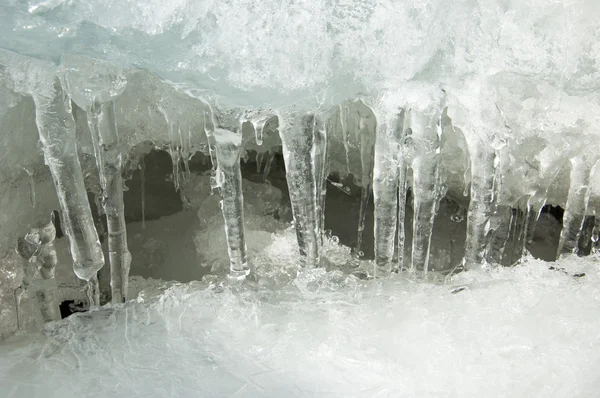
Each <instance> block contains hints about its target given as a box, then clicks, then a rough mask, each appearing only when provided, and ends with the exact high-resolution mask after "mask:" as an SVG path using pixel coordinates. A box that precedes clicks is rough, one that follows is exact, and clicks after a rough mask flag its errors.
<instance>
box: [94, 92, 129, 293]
mask: <svg viewBox="0 0 600 398" xmlns="http://www.w3.org/2000/svg"><path fill="white" fill-rule="evenodd" d="M86 112H87V115H88V125H89V128H90V132H91V133H92V139H93V142H94V152H95V155H96V164H97V166H98V171H99V174H100V185H101V187H102V205H103V208H104V213H105V214H106V221H107V226H108V250H109V261H110V286H111V294H112V302H113V304H116V303H123V302H125V301H126V300H127V285H128V279H129V268H130V265H131V254H130V253H129V249H128V248H127V229H126V226H125V205H124V204H123V177H122V158H121V149H120V148H119V136H118V133H117V123H116V118H115V105H114V102H113V101H110V102H100V101H98V100H97V99H96V100H95V101H94V102H93V103H92V105H91V106H90V107H88V108H87V109H86Z"/></svg>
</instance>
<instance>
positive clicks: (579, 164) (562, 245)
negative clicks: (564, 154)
mask: <svg viewBox="0 0 600 398" xmlns="http://www.w3.org/2000/svg"><path fill="white" fill-rule="evenodd" d="M593 166H594V164H593V163H592V162H591V161H590V160H589V159H587V158H585V157H583V156H578V157H575V158H573V159H571V181H570V184H569V195H568V197H567V205H566V207H565V213H564V215H563V228H562V230H561V232H560V240H559V243H558V250H557V253H556V256H557V258H558V257H559V256H560V255H561V254H566V253H577V243H578V242H579V235H580V233H581V230H582V228H583V223H584V221H585V215H586V212H587V207H588V201H589V198H590V175H591V173H592V168H593Z"/></svg>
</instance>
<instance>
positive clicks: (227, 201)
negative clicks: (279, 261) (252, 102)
mask: <svg viewBox="0 0 600 398" xmlns="http://www.w3.org/2000/svg"><path fill="white" fill-rule="evenodd" d="M214 139H215V150H216V157H217V164H218V165H217V171H216V174H217V175H216V177H217V184H218V186H219V187H220V192H221V212H222V214H223V220H224V221H225V234H226V235H227V250H228V253H229V276H230V277H231V278H233V279H243V278H244V277H245V276H246V275H248V259H247V251H246V239H245V236H244V195H243V192H242V173H241V170H240V151H241V147H242V135H241V131H238V132H233V131H229V130H224V129H220V128H217V129H215V131H214Z"/></svg>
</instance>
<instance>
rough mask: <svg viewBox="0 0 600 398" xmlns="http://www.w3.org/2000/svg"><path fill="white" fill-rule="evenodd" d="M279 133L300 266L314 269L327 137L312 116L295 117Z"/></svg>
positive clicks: (319, 234)
mask: <svg viewBox="0 0 600 398" xmlns="http://www.w3.org/2000/svg"><path fill="white" fill-rule="evenodd" d="M280 132H281V141H282V144H283V157H284V161H285V168H286V177H287V183H288V188H289V193H290V201H291V202H292V213H293V215H294V222H295V226H296V235H297V238H298V246H299V248H300V256H301V263H302V265H303V266H304V267H307V268H314V267H317V266H318V265H319V263H320V244H321V234H322V232H323V231H322V225H323V209H324V201H323V199H324V196H325V192H324V190H325V187H324V184H325V181H324V180H325V178H326V177H327V174H326V171H327V160H326V159H327V136H326V132H324V131H323V130H322V129H321V128H320V126H319V125H318V122H317V119H316V116H315V115H314V114H304V115H299V116H296V117H295V118H294V119H293V120H291V123H289V124H288V125H286V126H282V127H281V128H280Z"/></svg>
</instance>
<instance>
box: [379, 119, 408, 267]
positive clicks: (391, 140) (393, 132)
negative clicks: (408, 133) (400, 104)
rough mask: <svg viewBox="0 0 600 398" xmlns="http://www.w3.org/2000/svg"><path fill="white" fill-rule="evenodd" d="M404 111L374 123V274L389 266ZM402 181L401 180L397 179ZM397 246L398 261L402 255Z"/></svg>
mask: <svg viewBox="0 0 600 398" xmlns="http://www.w3.org/2000/svg"><path fill="white" fill-rule="evenodd" d="M404 117H405V111H404V110H402V111H401V112H400V113H399V114H397V115H394V117H392V118H391V119H389V120H381V122H380V123H379V125H378V126H377V132H376V141H375V164H374V167H373V198H374V204H375V228H374V231H375V275H385V274H387V273H389V272H390V271H391V270H392V261H393V257H394V242H395V237H396V228H397V225H398V223H400V222H402V223H404V220H398V187H399V178H400V176H401V175H402V174H404V173H400V170H401V167H404V166H403V159H400V156H401V150H402V139H403V134H404ZM400 184H405V181H400ZM403 252H404V249H403V248H398V256H399V257H398V259H399V261H398V263H401V261H402V260H401V259H402V257H403Z"/></svg>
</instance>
